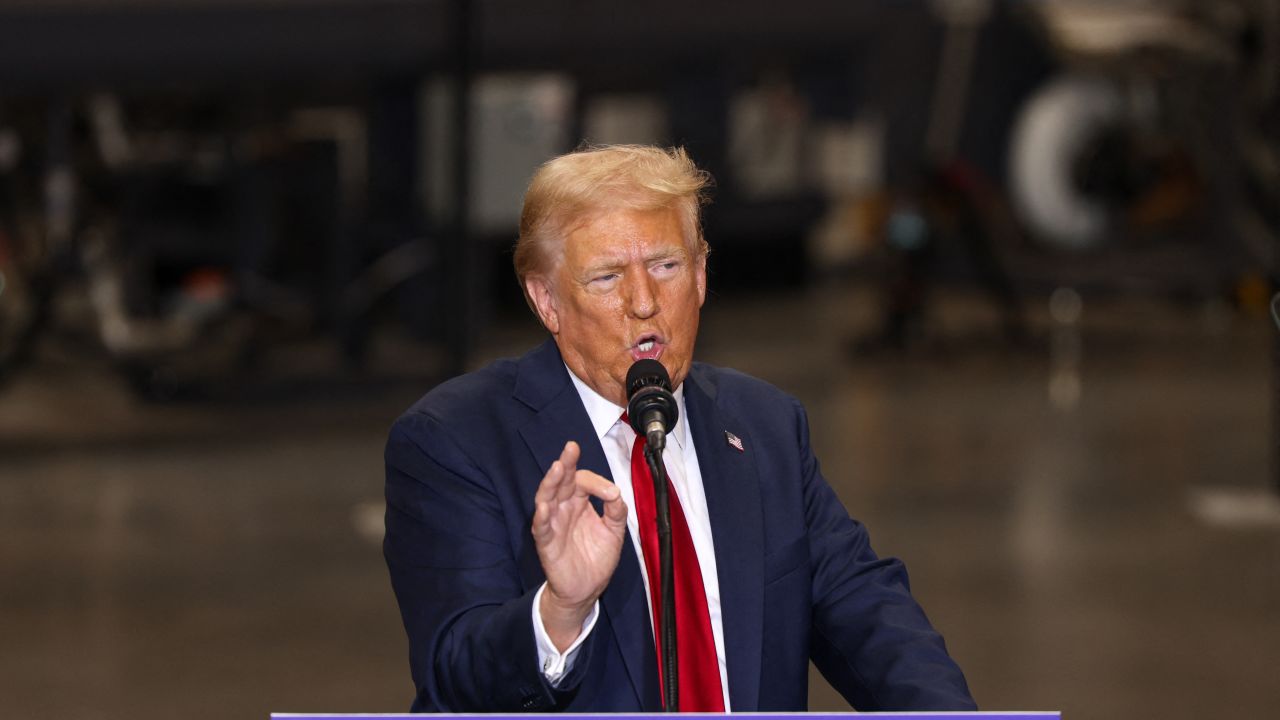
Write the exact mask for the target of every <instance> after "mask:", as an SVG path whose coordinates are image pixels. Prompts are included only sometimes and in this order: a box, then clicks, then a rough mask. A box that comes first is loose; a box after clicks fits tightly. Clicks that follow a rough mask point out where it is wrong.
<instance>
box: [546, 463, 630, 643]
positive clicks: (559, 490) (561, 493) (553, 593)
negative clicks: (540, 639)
mask: <svg viewBox="0 0 1280 720" xmlns="http://www.w3.org/2000/svg"><path fill="white" fill-rule="evenodd" d="M578 455H579V449H578V444H577V443H575V442H572V441H570V442H568V443H565V446H564V450H563V451H562V452H561V453H560V459H559V460H557V461H555V462H553V463H551V467H550V469H548V470H547V474H546V475H545V476H543V478H542V484H541V485H539V486H538V492H537V495H535V496H534V513H533V540H534V544H535V545H536V546H537V549H538V559H539V560H540V561H541V562H542V570H543V572H544V573H545V574H546V576H547V588H546V590H544V591H543V593H542V606H541V607H540V608H539V612H541V613H542V623H543V625H544V626H545V627H546V629H547V634H548V635H549V636H550V637H551V640H552V642H554V643H555V645H556V647H557V648H559V649H560V650H564V649H566V648H567V647H568V646H569V645H570V644H571V643H572V642H573V640H574V638H576V637H577V636H578V634H579V633H580V632H581V631H582V623H583V621H584V620H585V619H586V617H587V615H588V614H589V613H590V612H591V607H592V605H593V604H594V603H595V601H596V599H597V598H599V597H600V594H601V593H603V592H604V589H605V587H606V586H607V585H608V584H609V579H610V578H611V577H613V571H614V570H615V569H616V568H617V567H618V557H619V556H620V555H621V553H622V541H623V538H624V537H626V533H627V506H626V503H624V502H623V501H622V497H621V492H620V491H619V490H618V486H616V485H614V484H613V483H611V482H609V481H608V480H606V479H604V478H603V477H600V476H599V475H597V474H595V473H593V472H591V471H590V470H579V469H578ZM593 496H594V497H598V498H600V499H601V500H603V501H604V514H603V515H600V514H597V513H596V510H595V508H593V507H592V506H591V502H590V498H591V497H593Z"/></svg>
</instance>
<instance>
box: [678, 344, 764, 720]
mask: <svg viewBox="0 0 1280 720" xmlns="http://www.w3.org/2000/svg"><path fill="white" fill-rule="evenodd" d="M715 393H716V388H715V386H714V385H713V384H712V383H711V382H710V380H708V379H707V378H706V377H705V376H704V373H702V372H700V371H699V370H698V369H697V368H696V367H695V369H694V372H692V373H690V375H689V379H688V380H687V381H686V382H685V409H686V411H687V412H688V415H689V417H688V421H689V430H690V432H692V434H693V444H694V447H695V448H696V450H697V453H698V468H699V470H700V471H701V473H702V484H703V488H704V490H705V492H706V496H707V512H708V514H709V516H710V519H711V534H712V539H713V542H714V544H715V554H716V568H717V576H718V580H719V584H720V613H721V621H722V623H723V626H724V650H725V661H726V664H727V666H728V671H729V701H730V703H731V706H732V708H733V710H734V712H751V711H755V710H756V709H757V708H758V707H759V699H760V680H761V678H760V673H761V667H760V654H761V643H762V642H763V636H762V633H763V628H764V514H763V511H762V509H761V504H760V483H759V478H758V475H757V471H756V461H755V456H754V452H755V449H756V448H757V447H758V445H757V443H754V442H753V441H752V438H751V436H750V433H748V432H747V426H746V424H745V423H742V422H740V421H739V420H737V419H736V418H735V417H734V416H732V415H730V414H728V413H725V412H723V411H721V410H720V408H719V407H718V406H717V404H716V402H715ZM726 431H728V432H731V433H733V434H734V435H735V436H737V437H738V438H739V439H740V440H741V442H742V444H743V447H744V448H745V450H743V451H739V450H737V449H736V448H735V447H733V446H732V445H730V444H729V441H728V438H727V436H726V435H725V432H726Z"/></svg>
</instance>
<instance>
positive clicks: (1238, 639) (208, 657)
mask: <svg viewBox="0 0 1280 720" xmlns="http://www.w3.org/2000/svg"><path fill="white" fill-rule="evenodd" d="M871 306H872V304H871V303H870V302H869V301H868V297H867V295H866V293H864V292H862V291H859V290H850V289H838V290H810V291H805V292H798V293H792V294H782V295H776V296H771V297H762V298H752V299H742V298H736V297H730V296H713V297H712V299H711V301H710V302H709V304H708V308H707V311H706V314H705V319H704V325H703V333H702V338H701V344H700V355H701V356H702V358H703V359H705V360H708V361H712V362H717V363H722V364H730V365H733V366H736V367H738V368H740V369H742V370H745V371H747V372H751V373H753V374H756V375H759V376H762V377H764V378H766V379H769V380H771V381H772V382H774V383H776V384H778V385H780V386H781V387H783V388H785V389H787V390H789V391H790V392H792V393H794V394H796V395H797V396H799V397H800V398H801V399H802V400H803V401H804V402H805V403H806V404H807V406H808V408H809V412H810V415H811V420H812V427H813V429H814V432H815V437H814V446H815V448H816V450H817V452H818V454H819V457H820V458H821V460H822V462H823V467H824V470H825V472H826V475H827V477H828V478H829V479H830V480H831V482H832V483H833V484H834V485H835V486H836V488H837V490H838V491H839V492H840V494H841V496H842V498H843V499H844V501H845V502H846V504H847V505H848V506H849V508H850V509H851V511H852V513H853V514H854V515H855V516H857V517H859V518H860V519H862V520H863V521H865V522H866V523H867V525H868V526H869V528H870V529H871V532H872V537H873V539H874V540H875V542H876V546H877V549H878V550H879V551H880V552H881V553H882V554H892V555H897V556H900V557H902V558H903V559H904V560H906V562H907V565H908V567H909V568H910V569H911V572H912V579H913V585H914V589H915V591H916V594H917V595H918V597H919V598H920V600H921V601H922V603H923V604H924V605H925V607H926V608H927V609H928V611H929V612H930V614H931V616H932V618H933V620H934V621H935V623H936V624H937V625H938V626H939V628H940V629H941V630H942V632H943V633H944V635H945V636H946V638H947V641H948V644H949V646H950V648H951V650H952V653H953V654H954V655H955V657H956V658H957V659H958V660H959V662H960V663H961V665H962V666H963V667H964V668H965V670H966V673H967V675H968V677H969V680H970V684H971V686H972V688H973V691H974V694H975V695H976V697H977V698H978V701H979V703H980V704H981V705H982V706H983V707H984V709H991V710H997V709H1006V710H1028V709H1055V710H1063V711H1064V712H1065V713H1066V716H1067V717H1068V718H1073V719H1077V718H1078V719H1084V718H1090V719H1094V718H1096V719H1098V720H1112V719H1114V720H1120V719H1121V718H1125V719H1129V718H1155V717H1159V718H1166V719H1168V720H1177V719H1179V718H1187V719H1190V718H1210V717H1241V718H1246V717H1248V718H1263V717H1275V716H1276V713H1277V708H1280V523H1277V522H1276V516H1277V515H1278V514H1280V513H1273V512H1272V510H1273V509H1274V508H1271V506H1270V505H1269V504H1268V503H1269V502H1271V501H1272V498H1270V497H1269V496H1267V495H1265V494H1263V495H1258V494H1255V495H1249V493H1250V492H1251V491H1254V492H1256V491H1259V490H1265V489H1266V488H1267V486H1268V483H1269V482H1271V479H1270V478H1271V476H1270V471H1269V469H1268V468H1269V462H1270V460H1269V443H1270V440H1269V439H1270V438H1271V437H1272V435H1271V434H1270V433H1271V430H1270V426H1269V422H1270V420H1269V398H1270V394H1269V393H1270V384H1269V382H1270V381H1269V365H1268V362H1269V352H1270V345H1269V342H1270V336H1269V329H1268V326H1267V323H1268V321H1267V320H1266V318H1263V317H1255V318H1246V317H1241V316H1238V315H1234V314H1230V313H1228V312H1227V311H1225V310H1222V309H1214V308H1203V307H1199V306H1180V307H1175V306H1171V305H1167V304H1162V303H1157V302H1154V301H1150V300H1143V299H1136V298H1128V299H1110V300H1096V301H1095V300H1090V301H1088V302H1086V304H1085V307H1084V315H1083V320H1082V322H1081V324H1080V326H1079V328H1080V332H1079V334H1078V335H1076V334H1072V332H1071V331H1070V330H1069V329H1066V330H1062V329H1059V331H1058V332H1057V333H1056V335H1055V333H1054V332H1052V331H1051V324H1050V322H1049V321H1048V319H1047V313H1046V312H1045V311H1043V310H1040V309H1037V310H1036V311H1035V313H1034V314H1035V327H1036V328H1037V330H1038V331H1039V333H1040V334H1041V335H1043V336H1044V337H1045V338H1046V340H1045V341H1041V342H1036V343H1033V344H1032V345H1031V346H1030V347H1023V348H1019V349H1010V348H1008V347H1007V346H1005V345H1003V344H1002V343H1001V342H1000V341H998V340H996V339H995V334H994V332H993V328H994V323H993V322H992V320H991V318H990V313H989V312H988V310H987V309H986V308H985V307H984V306H983V305H982V303H981V302H977V301H972V300H969V299H967V298H965V297H963V296H957V297H955V298H951V299H950V300H949V301H948V303H947V304H946V305H945V307H938V308H936V313H935V322H934V324H933V325H932V328H931V332H930V336H929V337H930V338H932V340H931V341H929V342H926V343H924V344H923V345H921V346H919V347H917V348H916V349H915V350H914V351H913V352H910V353H906V354H897V353H894V354H883V355H872V356H862V357H859V358H856V359H851V357H850V356H849V355H848V354H847V353H846V350H845V341H846V340H847V339H848V338H849V337H850V336H852V335H854V334H857V333H859V332H863V331H865V330H866V329H867V328H868V327H870V323H871V319H872V315H871ZM484 335H485V341H484V347H483V354H484V355H485V356H486V357H492V356H498V355H505V354H512V353H515V352H518V351H519V350H521V349H522V348H523V347H527V346H528V345H529V344H531V343H532V342H533V341H534V340H536V339H537V337H538V332H537V330H536V329H535V328H533V327H532V326H531V323H530V322H528V321H523V322H512V323H508V324H503V325H501V326H498V327H494V328H491V329H490V330H489V331H486V332H485V333H484ZM1050 336H1054V337H1056V340H1054V341H1052V342H1050V341H1049V340H1048V339H1047V338H1049V337H1050ZM1077 340H1079V341H1080V342H1079V343H1078V344H1077V343H1076V341H1077ZM1052 347H1056V348H1058V352H1057V353H1056V354H1055V353H1053V352H1051V351H1050V348H1052ZM1075 349H1078V350H1079V352H1078V353H1075V352H1074V350H1075ZM327 352H329V350H328V349H323V348H322V349H321V350H320V351H316V350H315V349H310V351H309V352H308V353H304V355H305V357H307V358H311V359H312V360H314V358H315V357H323V356H324V353H327ZM317 353H318V354H317ZM429 355H430V353H425V354H423V356H422V357H418V356H415V355H406V353H405V352H404V351H403V350H397V351H394V352H393V351H384V352H382V353H381V355H380V357H379V358H378V360H377V361H375V367H378V366H379V363H380V362H383V361H385V362H386V365H387V366H394V367H395V368H396V372H394V373H388V374H382V375H378V376H376V377H375V378H372V379H351V378H341V379H339V380H334V376H332V375H330V376H328V380H329V381H326V376H325V374H324V369H323V368H324V365H325V363H324V362H323V361H320V362H312V363H311V364H312V365H314V366H315V367H318V368H320V369H319V370H317V371H316V372H315V374H314V375H306V374H305V373H303V376H302V377H299V376H298V375H299V373H298V372H297V371H296V370H295V369H296V368H297V367H309V366H308V362H307V361H305V360H297V361H296V362H295V360H296V357H294V356H285V357H284V358H282V359H278V360H277V363H276V364H277V368H276V370H274V371H272V370H268V371H265V372H264V377H263V379H261V380H260V381H257V382H260V383H261V388H260V389H261V392H257V391H254V392H249V393H240V394H239V395H237V396H236V397H238V398H239V399H222V400H213V401H206V402H201V403H177V404H167V405H162V404H146V403H140V402H138V401H136V400H134V399H133V398H132V397H131V396H130V395H129V394H128V392H127V391H126V390H124V389H123V388H122V387H121V385H120V383H119V382H118V380H117V378H116V377H115V376H114V375H112V374H111V372H110V371H109V370H107V369H106V368H104V367H102V366H100V365H99V364H96V363H94V362H90V361H87V360H84V359H80V358H76V357H71V356H69V355H67V354H66V353H65V352H63V353H59V352H57V351H48V352H46V353H45V356H44V358H43V362H42V363H41V364H40V365H39V366H37V367H34V368H32V369H30V370H28V371H27V372H25V373H24V374H23V375H22V376H21V377H19V378H18V379H17V380H16V381H15V382H14V383H13V384H11V385H10V386H8V387H7V388H5V389H4V390H3V391H0V717H4V718H19V719H26V718H32V719H36V720H43V719H45V718H50V719H52V718H58V719H59V720H79V719H93V718H103V719H112V720H114V719H121V720H123V719H124V718H130V719H131V720H147V719H149V718H162V717H165V718H167V717H175V716H176V717H184V718H191V719H192V720H196V719H201V718H265V717H266V716H267V713H269V712H270V711H325V712H340V711H366V712H393V711H402V710H404V709H405V708H406V707H407V706H408V703H409V701H410V698H411V694H412V689H411V686H410V681H409V676H408V668H407V663H406V643H405V640H404V636H403V631H402V629H401V626H400V621H399V617H398V613H397V610H396V607H395V602H394V599H393V598H392V595H391V591H390V588H389V586H388V582H387V576H386V571H385V569H384V566H383V564H382V559H381V555H380V551H379V545H378V538H379V533H380V527H379V522H380V512H381V506H380V499H379V498H380V495H381V485H382V464H381V453H382V443H383V438H384V433H385V430H386V428H387V426H388V425H389V423H390V422H391V421H392V419H394V417H395V416H396V415H397V414H398V413H399V412H400V410H401V409H402V408H403V407H405V406H407V405H408V404H409V403H410V402H411V401H412V400H413V399H415V398H416V397H417V395H419V394H420V393H421V392H423V391H425V390H426V389H427V384H428V381H427V380H426V379H425V378H427V377H429V372H424V371H422V368H423V367H429V365H430V357H429ZM1073 358H1078V359H1075V360H1073ZM280 366H284V367H287V368H289V372H288V373H285V372H283V371H281V370H280V369H279V367H280ZM406 368H408V369H409V370H410V371H409V372H404V371H405V369H406ZM273 372H274V374H273ZM388 377H392V378H398V379H388ZM1054 378H1056V380H1054ZM1073 378H1075V380H1073ZM1051 380H1052V383H1051ZM1077 381H1078V384H1077ZM1051 384H1052V386H1053V387H1054V388H1055V389H1054V390H1053V392H1052V393H1051V391H1050V387H1051ZM282 388H283V389H282ZM1077 391H1078V392H1077ZM245 396H259V397H265V398H266V399H259V400H256V401H252V402H250V401H246V400H244V397H245ZM1073 398H1074V400H1073ZM1206 492H1207V493H1208V497H1209V499H1210V500H1211V501H1213V502H1208V503H1207V504H1206V503H1204V502H1198V501H1199V500H1203V498H1204V496H1205V493H1206ZM1224 498H1225V500H1224ZM1241 498H1243V500H1241ZM1233 500H1235V501H1238V502H1235V504H1234V505H1233V504H1232V502H1233ZM1224 503H1225V504H1224ZM1224 508H1225V509H1224ZM813 707H814V709H826V710H838V709H846V707H845V706H844V704H843V703H842V702H841V701H840V699H839V698H838V697H837V696H835V695H834V694H833V693H832V692H831V691H830V689H828V688H826V687H825V685H824V684H823V683H822V682H821V680H815V682H814V692H813Z"/></svg>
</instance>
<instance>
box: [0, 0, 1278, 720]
mask: <svg viewBox="0 0 1280 720" xmlns="http://www.w3.org/2000/svg"><path fill="white" fill-rule="evenodd" d="M584 142H585V143H615V142H638V143H657V144H662V145H672V144H678V145H683V146H685V147H686V148H688V150H689V151H690V153H691V154H692V155H693V157H694V158H695V160H696V161H697V162H698V163H699V164H700V165H702V166H703V167H705V168H707V169H708V170H710V171H711V172H712V173H713V175H714V176H715V179H716V187H715V191H714V199H713V203H712V204H711V205H710V206H709V207H708V208H707V209H706V215H705V224H706V232H707V236H708V239H709V241H710V243H711V247H712V255H711V262H710V286H711V293H710V296H709V300H708V302H707V305H706V308H705V310H704V319H703V326H702V334H701V337H700V340H699V355H700V357H701V358H702V359H703V360H706V361H709V362H714V363H718V364H724V365H731V366H734V367H736V368H738V369H741V370H743V371H746V372H749V373H752V374H755V375H757V376H760V377H762V378H765V379H767V380H769V381H771V382H773V383H775V384H777V385H779V386H780V387H782V388H783V389H785V390H787V391H788V392H791V393H793V394H795V395H796V396H798V397H799V398H800V399H801V400H802V401H804V402H805V404H806V405H807V407H808V409H809V412H810V417H811V423H812V427H813V430H814V438H813V442H814V446H815V449H816V451H817V453H818V456H819V458H820V459H821V460H822V462H823V467H824V470H825V474H826V475H827V477H828V478H829V479H830V481H831V482H832V484H833V485H834V486H835V487H836V489H837V491H838V492H839V494H840V495H841V497H842V499H843V500H844V502H845V503H846V505H847V506H848V507H849V509H850V511H851V513H852V514H853V515H854V516H855V517H858V518H859V519H861V520H862V521H864V522H865V523H866V524H867V525H868V526H869V528H870V530H871V533H872V538H873V539H874V540H875V542H876V546H877V549H878V550H879V551H880V552H881V554H886V555H896V556H899V557H901V558H903V559H904V560H905V561H906V562H907V565H908V567H909V568H910V569H911V571H912V578H913V588H914V590H915V592H916V594H917V596H918V597H919V599H920V600H921V602H922V603H923V604H924V606H925V608H926V609H927V610H928V611H929V613H930V615H931V616H932V618H933V620H934V622H935V624H937V625H938V627H939V628H940V630H941V631H942V632H943V634H944V635H945V637H946V638H947V641H948V645H949V647H950V649H951V651H952V653H953V655H954V656H955V657H956V658H957V660H958V661H959V662H960V664H961V666H962V667H963V668H964V669H965V670H966V673H967V675H968V678H969V681H970V684H971V686H972V689H973V692H974V695H975V696H976V698H977V700H978V702H979V704H980V705H981V706H982V707H983V708H984V709H989V710H1034V709H1054V710H1063V711H1064V712H1065V713H1066V715H1067V717H1070V718H1100V719H1105V718H1115V719H1119V718H1142V717H1162V718H1171V719H1174V718H1204V717H1269V716H1273V715H1274V713H1275V708H1276V707H1277V706H1280V464H1278V463H1277V450H1278V449H1280V422H1277V419H1278V417H1280V414H1278V413H1277V408H1280V403H1277V397H1278V395H1277V390H1276V388H1277V387H1278V386H1277V384H1276V379H1277V378H1280V341H1278V340H1277V337H1278V333H1277V330H1276V327H1275V325H1274V323H1273V320H1272V318H1271V316H1270V312H1269V301H1270V298H1271V296H1272V293H1273V292H1274V291H1275V290H1276V289H1277V283H1278V281H1280V264H1278V263H1280V259H1278V257H1277V251H1278V250H1280V0H1215V1H1214V2H1195V1H1193V0H1186V1H1179V0H1127V1H1122V0H1111V1H1110V2H1106V1H1100V0H1019V1H1014V0H1004V1H998V0H950V1H943V0H936V1H931V2H925V1H923V0H899V1H896V2H890V1H888V0H841V1H839V2H837V1H835V0H792V2H788V3H783V4H778V3H742V2H726V1H722V0H704V1H703V2H697V3H690V2H671V1H670V0H651V2H647V3H613V2H585V1H584V0H546V1H545V2H540V3H534V4H530V3H520V2H515V1H514V0H360V1H358V2H357V1H356V0H165V1H162V0H29V1H28V0H0V715H3V716H4V717H11V718H36V719H41V718H60V719H63V720H66V719H78V718H103V719H115V718H131V719H138V720H145V719H147V718H160V717H172V716H173V715H175V714H177V715H182V716H184V717H190V718H193V719H194V718H230V717H235V718H265V717H266V716H267V714H268V713H269V712H271V711H317V712H318V711H327V712H339V711H365V712H391V711H403V710H405V709H407V708H408V706H409V702H410V700H411V698H412V694H413V688H412V684H411V681H410V678H409V671H408V664H407V643H406V640H405V637H404V632H403V629H402V627H401V625H400V620H399V615H398V612H397V608H396V605H395V601H394V598H393V597H392V594H391V591H390V586H389V582H388V579H387V574H386V570H385V567H384V565H383V561H382V558H381V551H380V541H381V534H382V524H381V523H382V501H381V492H382V459H381V453H382V444H383V442H384V439H385V433H386V430H387V429H388V427H389V425H390V423H391V422H392V421H393V420H394V419H395V417H396V416H397V415H398V414H399V413H400V412H401V411H402V410H403V409H404V408H406V407H408V405H409V404H410V403H412V402H413V401H414V400H415V399H416V398H417V397H418V396H420V395H421V394H422V393H424V392H426V391H427V390H428V389H430V388H431V387H432V386H433V385H434V384H436V383H438V382H439V381H441V380H442V379H445V378H447V377H450V376H452V375H454V374H456V373H459V372H463V371H465V370H468V369H474V368H476V367H479V366H481V365H483V364H484V363H486V362H488V361H489V360H491V359H493V358H497V357H503V356H508V355H513V354H519V353H522V352H523V351H524V350H526V349H528V348H529V347H531V346H532V345H534V344H535V343H537V342H539V341H540V339H541V338H542V337H543V332H542V330H541V328H540V327H539V326H538V325H537V323H536V322H535V320H534V319H533V317H532V315H531V314H530V313H529V312H528V311H527V309H526V308H525V307H524V303H523V299H522V298H521V295H520V291H519V289H518V287H517V285H516V283H515V281H514V277H513V273H512V271H511V269H510V261H511V258H510V248H511V245H512V243H513V241H514V238H515V224H516V220H517V217H518V214H519V209H520V199H521V196H522V193H523V189H524V185H525V183H526V182H527V180H528V178H529V176H530V174H531V173H532V172H533V170H534V168H536V167H537V165H538V164H539V163H541V162H542V161H544V160H545V159H547V158H549V157H550V156H552V155H555V154H559V153H562V152H565V151H568V150H570V149H573V148H575V147H577V146H579V145H580V144H582V143H584ZM812 705H813V709H821V710H842V709H847V706H846V705H845V704H844V703H843V702H842V700H841V699H840V698H839V697H838V696H837V695H835V694H834V693H833V692H832V691H831V690H830V688H828V687H827V686H826V685H825V683H823V681H822V680H821V679H820V678H819V677H816V676H815V678H814V680H813V683H812Z"/></svg>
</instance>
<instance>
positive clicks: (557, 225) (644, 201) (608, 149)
mask: <svg viewBox="0 0 1280 720" xmlns="http://www.w3.org/2000/svg"><path fill="white" fill-rule="evenodd" d="M710 185H711V175H710V174H709V173H707V172H706V171H705V170H700V169H698V167H697V166H696V165H694V164H693V161H692V160H690V159H689V155H688V153H686V152H685V151H684V148H671V149H665V150H664V149H662V148H657V147H651V146H647V145H605V146H598V147H588V148H585V149H581V150H576V151H574V152H571V153H569V154H567V155H561V156H559V157H556V158H552V159H551V160H548V161H547V162H546V163H544V164H543V165H542V167H540V168H538V171H537V172H536V173H534V175H533V179H532V180H531V181H530V182H529V189H528V190H526V191H525V194H524V209H523V210H522V211H521V213H520V237H519V239H518V240H516V247H515V258H514V264H515V270H516V277H517V278H518V279H519V280H520V287H521V289H523V290H524V291H525V299H526V300H530V298H529V291H528V289H527V288H526V287H525V278H527V277H528V276H530V275H536V274H543V273H546V272H548V271H549V270H550V269H551V262H552V258H553V257H554V253H555V249H556V248H557V245H556V243H563V242H564V236H565V234H566V232H567V231H568V230H569V228H570V227H571V225H572V224H573V223H575V222H576V221H579V220H581V219H583V218H584V217H585V216H587V215H589V214H591V213H594V212H598V211H601V210H611V209H623V208H625V209H633V210H657V209H663V208H674V209H675V210H676V211H677V212H678V213H679V214H680V220H681V225H682V226H683V228H684V239H685V243H686V244H688V246H689V252H690V254H691V255H692V256H693V257H695V258H705V257H706V256H707V253H708V246H707V241H706V239H705V238H703V236H702V222H701V220H700V218H699V211H700V206H701V205H702V204H703V203H705V202H706V201H707V196H706V192H707V189H708V188H709V187H710ZM529 305H530V307H533V303H532V301H531V300H530V303H529ZM535 311H536V310H535Z"/></svg>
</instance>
